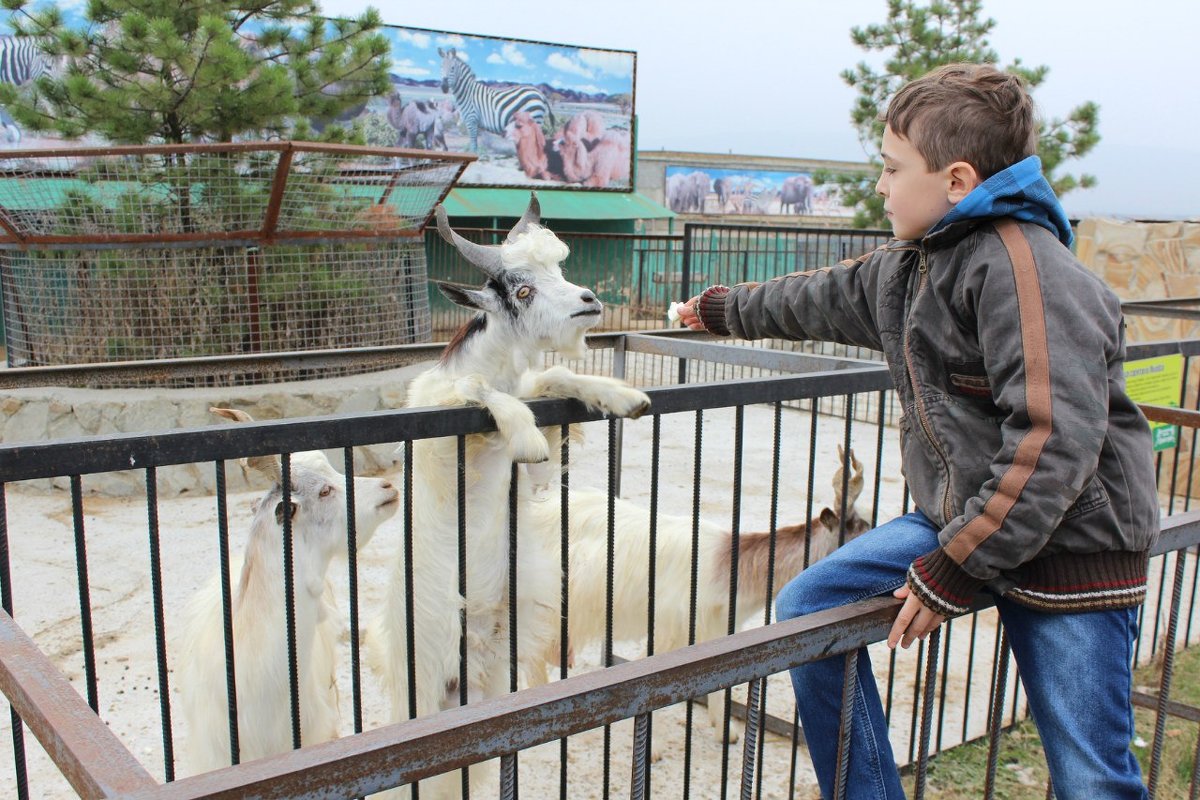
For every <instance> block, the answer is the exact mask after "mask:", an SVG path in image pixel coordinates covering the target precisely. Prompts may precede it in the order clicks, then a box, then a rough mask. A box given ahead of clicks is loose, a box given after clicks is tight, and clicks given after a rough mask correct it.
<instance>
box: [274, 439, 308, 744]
mask: <svg viewBox="0 0 1200 800" xmlns="http://www.w3.org/2000/svg"><path fill="white" fill-rule="evenodd" d="M279 460H280V465H281V467H282V472H283V476H282V489H283V508H284V512H283V596H284V610H285V611H286V614H285V617H286V620H287V648H288V690H289V691H288V694H289V697H290V700H291V709H292V748H293V749H299V748H300V746H301V744H303V742H302V741H301V730H300V664H299V661H298V660H297V654H296V575H295V564H296V552H295V547H294V544H295V542H293V541H292V454H291V453H281V454H280V457H279Z"/></svg>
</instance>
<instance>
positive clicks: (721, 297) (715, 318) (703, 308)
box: [696, 284, 729, 336]
mask: <svg viewBox="0 0 1200 800" xmlns="http://www.w3.org/2000/svg"><path fill="white" fill-rule="evenodd" d="M727 294H729V287H728V286H722V285H721V284H717V285H716V286H710V287H708V288H707V289H705V290H704V292H703V293H701V295H700V299H699V300H697V301H696V314H697V315H698V316H699V317H700V322H702V323H703V324H704V329H705V330H707V331H708V332H709V333H715V334H716V335H717V336H728V335H729V326H728V325H727V324H726V322H725V295H727Z"/></svg>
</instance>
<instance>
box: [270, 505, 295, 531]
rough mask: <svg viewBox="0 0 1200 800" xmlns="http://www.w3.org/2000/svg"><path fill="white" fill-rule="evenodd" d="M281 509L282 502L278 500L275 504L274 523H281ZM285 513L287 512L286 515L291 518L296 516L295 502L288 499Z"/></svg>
mask: <svg viewBox="0 0 1200 800" xmlns="http://www.w3.org/2000/svg"><path fill="white" fill-rule="evenodd" d="M283 509H284V502H283V501H282V500H280V501H279V502H278V503H276V504H275V524H276V525H282V524H283V515H284V513H285V512H284V510H283ZM286 513H287V515H288V517H290V518H291V519H295V518H296V504H295V503H293V502H290V501H289V502H288V503H287V512H286Z"/></svg>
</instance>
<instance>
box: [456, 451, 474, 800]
mask: <svg viewBox="0 0 1200 800" xmlns="http://www.w3.org/2000/svg"><path fill="white" fill-rule="evenodd" d="M457 483H458V594H459V596H461V597H462V599H463V605H462V610H460V611H459V612H458V622H459V625H460V627H461V630H460V632H459V637H458V704H459V705H461V706H465V705H466V704H467V437H466V436H464V435H462V434H460V435H459V436H458V478H457ZM460 775H461V785H462V796H463V798H469V797H470V796H471V775H470V769H469V768H468V767H463V768H462V770H461V773H460Z"/></svg>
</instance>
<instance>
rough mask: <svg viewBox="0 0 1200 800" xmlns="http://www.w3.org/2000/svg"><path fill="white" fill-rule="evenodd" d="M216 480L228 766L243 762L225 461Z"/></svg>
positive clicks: (220, 462)
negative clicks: (238, 704)
mask: <svg viewBox="0 0 1200 800" xmlns="http://www.w3.org/2000/svg"><path fill="white" fill-rule="evenodd" d="M214 467H215V470H216V481H217V558H218V559H219V560H220V562H221V563H220V570H221V633H222V635H223V636H224V639H225V698H226V703H227V704H228V711H229V763H231V764H238V763H240V762H241V743H240V740H239V734H238V721H237V720H238V711H237V669H236V666H237V665H236V662H235V661H234V658H235V654H234V647H233V579H232V576H231V575H230V574H229V495H228V492H227V489H226V484H225V462H224V461H216V462H215V463H214Z"/></svg>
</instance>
